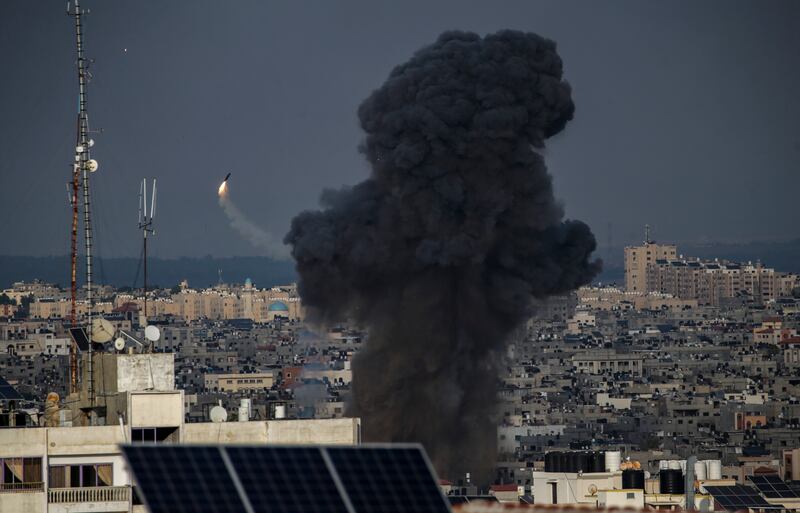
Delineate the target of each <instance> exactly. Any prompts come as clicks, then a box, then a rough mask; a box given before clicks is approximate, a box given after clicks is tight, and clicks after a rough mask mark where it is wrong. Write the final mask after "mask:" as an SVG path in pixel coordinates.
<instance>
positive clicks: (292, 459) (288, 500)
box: [224, 446, 348, 513]
mask: <svg viewBox="0 0 800 513" xmlns="http://www.w3.org/2000/svg"><path fill="white" fill-rule="evenodd" d="M224 450H225V452H226V453H227V454H228V456H229V457H230V460H231V463H232V464H233V468H234V469H235V470H236V473H237V475H238V476H239V480H240V481H241V483H242V486H243V488H244V490H245V492H246V493H247V496H248V497H249V498H250V503H251V504H252V506H253V511H254V512H255V513H273V512H275V513H303V512H308V513H315V512H319V513H348V512H347V506H345V503H344V500H343V499H342V496H341V494H340V493H339V490H338V489H337V487H336V482H335V481H334V479H333V476H332V475H331V473H330V472H329V471H328V468H327V466H326V464H325V460H324V458H323V456H322V452H321V451H320V450H319V448H318V447H276V446H272V447H227V448H225V449H224Z"/></svg>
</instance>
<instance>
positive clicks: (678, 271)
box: [625, 240, 800, 306]
mask: <svg viewBox="0 0 800 513" xmlns="http://www.w3.org/2000/svg"><path fill="white" fill-rule="evenodd" d="M677 251H678V250H677V247H676V246H675V245H670V244H659V243H656V242H654V241H651V240H645V242H644V243H642V245H641V246H628V247H626V248H625V291H626V292H631V293H636V292H640V293H650V292H657V293H661V294H668V295H670V296H672V297H675V298H679V299H690V300H696V301H697V302H698V303H699V304H701V305H714V306H720V305H723V304H731V303H736V302H739V303H741V302H756V303H759V304H761V303H765V302H769V301H775V300H777V299H779V298H782V297H787V296H791V295H792V291H793V290H794V289H796V288H798V286H800V277H798V275H796V274H791V273H782V272H778V271H776V270H775V269H771V268H768V267H765V266H764V265H762V264H761V262H755V263H753V262H731V261H727V260H719V259H714V260H701V259H699V258H693V257H685V256H684V255H680V254H678V255H677V256H676V254H677Z"/></svg>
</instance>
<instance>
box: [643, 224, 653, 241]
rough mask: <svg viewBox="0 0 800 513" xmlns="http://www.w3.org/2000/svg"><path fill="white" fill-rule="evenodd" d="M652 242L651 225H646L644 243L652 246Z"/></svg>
mask: <svg viewBox="0 0 800 513" xmlns="http://www.w3.org/2000/svg"><path fill="white" fill-rule="evenodd" d="M651 242H652V241H651V240H650V225H649V224H646V225H644V243H645V244H650V243H651Z"/></svg>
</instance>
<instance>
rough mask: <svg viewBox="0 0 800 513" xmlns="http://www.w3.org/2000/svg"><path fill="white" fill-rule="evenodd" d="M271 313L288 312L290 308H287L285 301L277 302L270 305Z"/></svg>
mask: <svg viewBox="0 0 800 513" xmlns="http://www.w3.org/2000/svg"><path fill="white" fill-rule="evenodd" d="M269 311H270V312H288V311H289V307H288V306H286V303H284V302H283V301H275V302H274V303H272V304H271V305H269Z"/></svg>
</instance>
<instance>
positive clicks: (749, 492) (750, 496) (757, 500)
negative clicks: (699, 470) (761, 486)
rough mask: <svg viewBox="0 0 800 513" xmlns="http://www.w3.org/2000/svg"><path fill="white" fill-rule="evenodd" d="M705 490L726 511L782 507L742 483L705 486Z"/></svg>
mask: <svg viewBox="0 0 800 513" xmlns="http://www.w3.org/2000/svg"><path fill="white" fill-rule="evenodd" d="M704 488H705V489H706V491H707V492H708V493H709V494H710V495H711V496H712V497H714V500H715V501H717V502H718V503H719V505H720V506H722V507H723V508H724V509H725V510H727V511H738V510H740V509H749V508H753V509H783V508H782V507H781V506H775V505H772V504H770V503H768V502H767V501H765V500H764V498H763V497H761V496H760V495H759V494H758V492H757V491H756V490H754V489H753V488H750V487H749V486H744V485H739V484H737V485H732V486H705V487H704Z"/></svg>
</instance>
